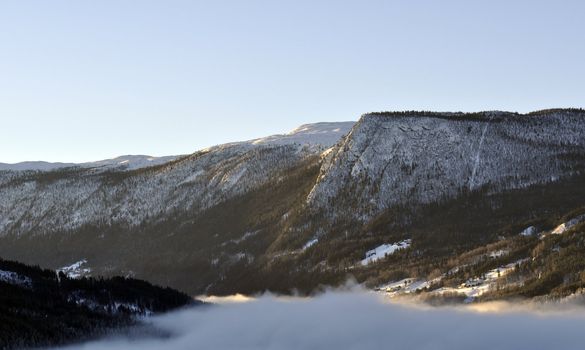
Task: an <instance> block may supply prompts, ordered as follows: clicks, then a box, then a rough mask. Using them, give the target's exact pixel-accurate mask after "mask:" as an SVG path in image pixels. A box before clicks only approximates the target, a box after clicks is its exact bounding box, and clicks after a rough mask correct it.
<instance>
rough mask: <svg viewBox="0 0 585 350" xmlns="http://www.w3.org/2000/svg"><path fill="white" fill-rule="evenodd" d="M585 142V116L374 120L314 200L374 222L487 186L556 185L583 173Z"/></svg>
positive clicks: (333, 160)
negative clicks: (401, 208)
mask: <svg viewBox="0 0 585 350" xmlns="http://www.w3.org/2000/svg"><path fill="white" fill-rule="evenodd" d="M583 135H585V112H583V111H579V110H556V111H555V110H553V111H544V112H539V113H534V114H529V115H519V114H514V113H506V112H482V113H477V114H454V113H424V112H420V113H419V112H409V113H376V114H368V115H364V116H363V117H362V118H361V120H360V121H359V122H358V123H357V124H356V125H355V126H354V127H353V129H352V131H351V132H350V133H349V135H348V136H347V137H346V138H345V139H344V141H343V142H342V143H339V144H338V145H337V146H335V147H334V149H333V150H332V151H331V152H330V153H329V154H328V156H327V159H326V160H325V163H324V165H323V167H322V170H321V175H320V177H319V180H318V182H317V184H316V185H315V187H314V189H313V191H312V193H311V194H310V196H309V200H310V202H311V203H312V204H314V205H316V206H318V207H321V208H325V209H327V210H329V209H328V208H329V206H330V204H331V203H332V201H333V202H335V203H336V206H335V208H334V210H333V213H332V214H333V215H342V214H345V213H350V214H352V215H355V216H356V217H360V218H364V219H367V218H368V217H371V215H375V214H377V213H379V212H380V211H382V210H384V209H385V208H388V207H391V206H393V205H398V204H400V205H409V204H416V203H429V202H434V201H438V200H441V199H445V198H449V197H453V196H455V195H457V194H458V193H461V192H462V191H474V190H477V189H480V188H482V187H483V186H490V188H491V190H496V191H497V190H501V189H511V188H519V187H525V186H529V185H531V184H535V183H542V182H549V181H555V180H557V179H559V178H562V177H565V176H568V175H572V174H574V173H576V172H579V171H582V170H583V165H584V164H583V163H584V160H585V137H583ZM349 184H351V186H350V185H349ZM355 208H357V210H356V209H355ZM330 211H331V210H330Z"/></svg>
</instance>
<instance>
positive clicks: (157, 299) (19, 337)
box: [0, 260, 199, 349]
mask: <svg viewBox="0 0 585 350" xmlns="http://www.w3.org/2000/svg"><path fill="white" fill-rule="evenodd" d="M196 304H199V302H198V301H195V300H193V299H192V298H190V297H189V296H187V295H185V294H182V293H180V292H177V291H174V290H172V289H168V288H166V289H165V288H160V287H156V286H153V285H151V284H150V283H148V282H144V281H139V280H134V279H129V278H123V277H114V278H109V279H93V278H76V279H73V278H70V277H68V276H67V275H66V274H64V273H56V272H55V271H51V270H43V269H40V268H38V267H32V266H27V265H24V264H21V263H17V262H13V261H6V260H0V348H1V349H12V348H25V347H31V346H49V345H51V346H54V345H60V344H64V343H69V342H71V341H78V340H80V339H87V338H91V337H95V336H98V335H102V334H103V333H104V332H107V331H111V330H113V329H118V328H120V327H129V326H133V325H137V324H139V323H140V322H139V318H140V317H142V316H144V315H149V314H157V313H162V312H166V311H170V310H173V309H177V308H180V307H184V306H188V305H196Z"/></svg>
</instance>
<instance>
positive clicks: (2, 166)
mask: <svg viewBox="0 0 585 350" xmlns="http://www.w3.org/2000/svg"><path fill="white" fill-rule="evenodd" d="M75 165H76V164H75V163H49V162H43V161H38V162H20V163H13V164H9V163H0V171H2V170H11V171H25V170H40V171H49V170H55V169H59V168H68V167H72V166H75Z"/></svg>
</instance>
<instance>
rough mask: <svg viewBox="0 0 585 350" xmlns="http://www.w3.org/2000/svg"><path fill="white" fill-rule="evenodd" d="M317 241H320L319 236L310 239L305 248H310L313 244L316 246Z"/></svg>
mask: <svg viewBox="0 0 585 350" xmlns="http://www.w3.org/2000/svg"><path fill="white" fill-rule="evenodd" d="M317 242H319V238H313V239H312V240H310V241H308V242H307V243H305V245H304V246H303V250H306V249H309V248H311V247H312V246H314V245H315V244H316V243H317Z"/></svg>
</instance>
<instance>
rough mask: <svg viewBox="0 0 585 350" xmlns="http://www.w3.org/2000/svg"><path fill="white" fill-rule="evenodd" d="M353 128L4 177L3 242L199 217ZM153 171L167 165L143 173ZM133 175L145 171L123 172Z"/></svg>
mask: <svg viewBox="0 0 585 350" xmlns="http://www.w3.org/2000/svg"><path fill="white" fill-rule="evenodd" d="M352 124H353V123H320V124H315V125H305V126H303V127H301V128H298V129H296V130H295V131H293V132H291V133H290V134H286V135H280V136H271V137H267V138H265V139H260V140H254V141H250V142H240V143H232V144H226V145H220V146H216V147H211V148H209V149H206V150H202V151H200V152H197V153H194V154H192V155H189V156H183V157H179V158H177V159H174V157H163V158H151V157H148V156H123V157H119V158H115V159H112V160H106V161H101V162H94V163H83V164H82V166H80V167H79V168H74V169H71V170H68V171H64V172H63V173H62V174H51V173H46V174H45V173H32V174H29V173H26V172H25V173H22V174H19V173H15V172H8V173H4V174H0V235H3V234H7V233H17V234H22V233H26V232H31V231H35V232H44V233H47V232H52V231H60V230H64V229H66V230H70V229H76V228H79V227H81V226H83V225H85V224H96V223H100V224H103V223H105V224H124V225H139V224H140V223H142V222H143V221H144V220H145V219H147V218H152V217H161V216H162V217H164V216H165V215H167V214H169V213H172V212H174V211H192V212H194V213H196V212H198V211H201V210H204V209H207V208H210V207H212V206H214V205H216V204H218V203H220V202H222V201H224V200H226V199H228V198H231V197H233V196H236V195H238V194H242V193H246V192H247V191H250V190H252V189H254V188H256V187H258V186H261V185H262V184H264V183H266V182H267V181H270V180H271V179H272V178H274V177H276V176H281V175H282V174H283V172H284V171H286V170H287V169H290V168H293V167H295V166H297V165H298V164H299V163H300V162H302V161H303V160H304V159H307V158H308V157H311V156H317V155H319V154H320V153H321V152H322V151H323V150H324V149H326V148H327V147H330V146H331V145H332V144H333V143H334V142H335V141H336V140H337V141H339V140H340V139H341V138H342V137H343V136H344V132H346V131H348V130H349V128H350V127H351V125H352ZM171 160H172V161H171ZM156 164H162V165H161V166H160V167H156V168H147V167H146V166H148V165H156ZM96 169H98V170H99V169H110V170H114V171H113V172H101V171H95V170H96ZM129 169H134V170H136V169H141V170H140V171H135V172H125V170H129Z"/></svg>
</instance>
